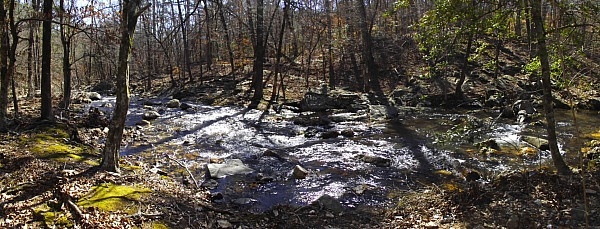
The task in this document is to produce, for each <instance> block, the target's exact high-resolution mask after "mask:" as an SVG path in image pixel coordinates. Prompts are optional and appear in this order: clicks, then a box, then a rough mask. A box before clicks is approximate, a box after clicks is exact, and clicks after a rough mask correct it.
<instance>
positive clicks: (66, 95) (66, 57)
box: [60, 0, 71, 110]
mask: <svg viewBox="0 0 600 229" xmlns="http://www.w3.org/2000/svg"><path fill="white" fill-rule="evenodd" d="M60 11H61V17H60V22H61V24H60V41H61V43H62V48H63V57H62V72H63V100H62V101H61V104H60V107H61V108H62V109H65V110H69V106H70V105H71V61H70V55H71V38H70V37H69V35H67V30H69V29H68V28H67V26H65V23H69V22H68V21H67V20H69V19H68V18H66V17H67V16H66V14H67V12H66V10H65V0H60Z"/></svg>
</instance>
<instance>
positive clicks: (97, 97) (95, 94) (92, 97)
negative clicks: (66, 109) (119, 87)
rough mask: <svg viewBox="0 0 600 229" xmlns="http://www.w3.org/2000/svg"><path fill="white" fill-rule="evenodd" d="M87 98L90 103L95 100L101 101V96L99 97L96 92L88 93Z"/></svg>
mask: <svg viewBox="0 0 600 229" xmlns="http://www.w3.org/2000/svg"><path fill="white" fill-rule="evenodd" d="M87 97H88V98H89V99H90V100H92V101H96V100H101V99H102V95H100V93H98V92H88V93H87Z"/></svg>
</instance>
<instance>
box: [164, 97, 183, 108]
mask: <svg viewBox="0 0 600 229" xmlns="http://www.w3.org/2000/svg"><path fill="white" fill-rule="evenodd" d="M166 105H167V107H168V108H179V107H180V106H181V102H179V99H171V100H169V102H167V104H166Z"/></svg>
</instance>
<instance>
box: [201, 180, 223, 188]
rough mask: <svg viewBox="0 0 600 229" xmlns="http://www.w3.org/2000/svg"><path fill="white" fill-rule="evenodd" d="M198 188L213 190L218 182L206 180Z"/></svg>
mask: <svg viewBox="0 0 600 229" xmlns="http://www.w3.org/2000/svg"><path fill="white" fill-rule="evenodd" d="M200 186H202V187H204V188H207V189H215V188H216V187H217V186H219V182H218V181H217V180H214V179H207V180H205V181H204V182H203V183H202V184H201V185H200Z"/></svg>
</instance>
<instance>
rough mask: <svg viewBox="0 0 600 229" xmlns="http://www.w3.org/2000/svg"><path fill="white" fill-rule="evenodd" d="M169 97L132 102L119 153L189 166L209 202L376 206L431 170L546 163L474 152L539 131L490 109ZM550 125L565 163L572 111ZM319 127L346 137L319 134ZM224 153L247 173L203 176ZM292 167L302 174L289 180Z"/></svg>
mask: <svg viewBox="0 0 600 229" xmlns="http://www.w3.org/2000/svg"><path fill="white" fill-rule="evenodd" d="M114 100H115V98H114V97H106V98H103V99H102V100H99V101H94V102H93V103H92V104H91V105H90V106H92V107H98V108H99V109H102V110H104V111H105V112H107V113H110V112H111V110H112V107H111V106H106V104H112V103H114ZM167 101H168V99H156V100H154V102H155V105H154V106H152V107H148V106H143V105H142V103H143V102H142V100H141V99H136V98H134V99H132V103H131V105H130V110H129V115H128V118H127V122H126V125H127V128H126V129H127V131H128V132H129V134H130V135H131V136H132V137H131V140H129V141H127V142H126V143H127V145H126V146H124V147H122V153H121V155H123V156H131V157H136V158H137V159H138V160H140V161H144V162H146V163H148V164H151V165H153V167H154V168H157V169H160V170H162V171H166V172H167V173H168V174H169V175H170V176H172V177H173V178H174V179H184V177H186V176H187V174H186V172H185V169H182V167H181V166H180V165H178V164H177V163H174V162H173V161H172V160H169V159H167V158H165V157H166V156H167V155H168V156H169V157H170V158H173V159H175V160H177V161H179V162H181V163H182V164H184V165H185V166H186V167H187V168H189V169H190V171H192V172H193V173H194V175H195V177H196V180H198V182H199V183H202V185H203V186H205V187H208V188H211V193H215V194H216V193H219V196H221V195H222V198H219V199H217V200H215V202H216V203H217V204H226V205H231V206H234V207H236V208H239V209H245V210H250V211H253V212H264V211H267V210H269V209H271V208H272V207H273V206H276V205H286V204H289V205H296V206H304V205H307V204H310V203H312V202H313V201H315V200H316V199H317V198H319V197H321V196H323V195H329V196H331V197H334V198H336V199H338V200H339V201H340V202H341V203H342V204H343V205H344V206H345V207H349V208H354V207H358V206H360V205H369V206H384V205H387V204H390V203H389V202H390V201H389V198H388V197H389V196H392V195H393V194H394V193H396V192H402V191H406V190H411V189H416V188H418V187H419V186H421V187H422V185H423V184H430V183H436V182H438V181H441V180H442V179H444V176H443V175H440V174H439V173H436V171H447V172H451V173H452V174H454V175H455V177H462V176H461V173H462V174H464V171H471V170H474V171H478V173H480V174H481V179H478V180H479V181H480V182H489V181H490V179H492V178H493V177H494V175H497V174H500V173H504V172H510V171H517V170H518V169H521V168H524V167H528V168H533V167H538V166H547V165H549V163H550V160H549V152H547V151H540V152H538V153H536V154H535V155H533V156H529V157H524V156H514V155H510V154H498V155H496V154H485V153H480V152H479V150H478V147H477V146H476V144H475V143H476V142H481V141H485V140H486V139H494V141H495V142H497V143H498V144H500V145H502V149H506V148H510V147H513V148H514V149H515V152H516V151H519V150H520V148H523V142H522V141H521V136H522V135H532V136H540V137H543V136H544V135H545V134H544V133H545V132H544V131H545V130H544V129H543V126H536V125H527V126H525V125H519V124H516V123H515V121H514V120H509V119H497V118H496V117H497V116H498V113H497V112H496V113H495V112H486V111H465V110H454V111H453V110H441V109H440V110H438V109H431V108H403V109H401V110H400V112H399V113H400V114H399V117H398V118H394V119H392V120H380V121H369V120H367V121H342V122H332V123H330V124H328V125H322V126H304V125H298V124H294V121H292V120H293V119H294V118H296V117H298V116H299V115H300V114H299V113H295V112H292V111H290V110H285V109H283V110H282V112H281V113H279V114H274V112H271V113H270V114H266V115H265V114H263V112H262V111H258V110H245V109H243V108H240V107H218V106H206V105H202V104H195V103H193V102H188V103H187V104H189V105H191V108H190V109H187V110H181V109H178V108H166V107H165V105H164V104H165V103H166V102H167ZM148 109H154V110H156V111H158V112H159V113H160V114H161V116H160V117H159V118H158V119H156V120H153V121H151V125H149V126H136V123H137V122H139V121H140V120H142V114H143V113H144V112H146V111H148ZM577 119H578V123H579V126H581V127H582V128H581V131H582V132H583V133H590V132H593V131H597V130H596V129H594V128H595V127H597V126H599V125H600V118H599V117H598V113H597V112H591V111H582V112H579V113H578V115H577ZM557 128H558V133H559V139H560V148H561V150H562V153H563V154H565V155H566V158H567V160H568V161H574V160H576V157H575V156H574V155H571V153H572V152H577V151H578V147H579V145H578V143H577V141H575V140H574V139H575V138H574V133H575V129H574V125H573V124H572V117H571V113H570V111H563V110H557ZM327 132H338V133H339V132H345V133H347V134H345V136H342V135H340V136H337V137H331V138H323V137H322V135H323V133H327ZM350 133H351V134H350ZM509 151H510V150H509ZM365 158H370V159H374V160H375V161H380V162H381V161H383V163H378V162H373V160H368V159H365ZM231 159H240V160H241V161H242V162H243V163H244V165H246V166H247V167H249V168H251V169H252V170H253V171H252V172H251V173H248V174H240V175H232V176H227V177H224V178H221V179H211V178H210V177H209V176H208V175H207V174H206V173H207V172H206V168H205V167H206V164H207V163H210V162H219V161H228V160H231ZM296 165H301V166H302V167H303V168H305V169H306V170H308V171H309V175H308V176H307V177H306V178H304V179H297V178H295V177H294V176H293V175H292V171H293V170H294V167H295V166H296ZM454 179H456V178H454Z"/></svg>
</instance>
